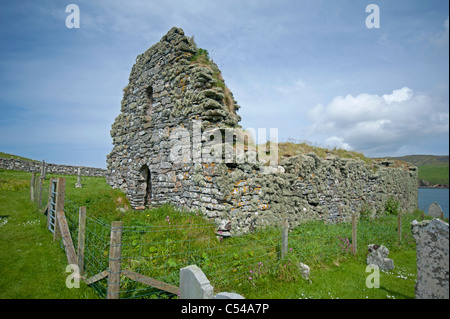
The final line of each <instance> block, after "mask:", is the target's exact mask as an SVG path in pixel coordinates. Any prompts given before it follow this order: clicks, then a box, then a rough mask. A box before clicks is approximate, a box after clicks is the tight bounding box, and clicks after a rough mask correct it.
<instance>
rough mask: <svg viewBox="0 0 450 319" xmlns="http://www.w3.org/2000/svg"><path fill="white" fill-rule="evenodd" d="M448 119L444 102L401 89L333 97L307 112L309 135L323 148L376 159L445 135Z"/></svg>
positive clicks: (427, 95)
mask: <svg viewBox="0 0 450 319" xmlns="http://www.w3.org/2000/svg"><path fill="white" fill-rule="evenodd" d="M448 116H449V112H448V103H447V102H446V100H445V98H444V99H440V98H439V96H438V95H436V96H432V95H431V94H427V93H414V91H413V90H412V89H410V88H408V87H403V88H401V89H398V90H393V91H392V93H390V94H384V95H382V96H378V95H376V94H367V93H363V94H359V95H357V96H353V95H347V96H345V97H343V96H337V97H335V98H333V100H332V101H331V102H330V103H329V104H327V105H325V106H324V105H321V104H318V105H316V106H315V107H314V108H313V109H311V110H310V111H309V112H308V117H309V119H310V121H311V122H312V123H313V124H312V125H311V126H310V128H309V134H311V135H314V136H317V137H319V138H321V139H322V141H324V144H325V145H327V146H333V147H340V148H346V149H352V148H353V149H356V150H358V151H362V152H365V153H367V155H369V156H377V154H380V153H383V154H386V153H389V152H396V151H398V150H399V149H400V148H401V147H404V146H405V145H409V146H414V145H415V144H416V143H417V142H418V140H423V139H426V138H430V137H431V136H433V135H435V134H444V133H446V134H448V128H449V118H448ZM411 148H413V147H410V149H411Z"/></svg>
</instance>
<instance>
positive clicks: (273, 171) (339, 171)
mask: <svg viewBox="0 0 450 319" xmlns="http://www.w3.org/2000/svg"><path fill="white" fill-rule="evenodd" d="M239 108H240V106H239V105H238V104H237V101H235V100H234V97H233V94H232V92H231V91H230V90H229V89H228V88H227V86H226V84H225V81H224V79H223V77H222V74H221V72H220V70H219V68H218V67H217V65H216V64H215V63H214V62H213V61H212V60H211V59H210V58H209V57H208V54H206V51H205V50H202V49H199V48H197V46H196V44H195V42H194V41H193V38H190V37H187V36H186V35H185V34H184V32H183V30H182V29H180V28H176V27H174V28H172V29H171V30H170V31H169V32H168V33H167V34H166V35H165V36H163V37H162V39H161V40H160V41H159V42H158V43H156V44H155V45H153V46H152V47H151V48H149V49H148V50H147V51H146V52H144V53H143V54H140V55H138V56H137V58H136V63H135V64H134V66H133V68H132V70H131V73H130V77H129V83H128V85H127V87H125V88H124V90H123V99H122V102H121V113H120V114H119V115H118V116H117V118H116V119H115V121H114V124H113V125H112V129H111V136H112V139H113V149H112V151H111V153H110V154H109V155H108V156H107V163H108V167H107V174H106V179H107V182H108V183H109V184H110V185H111V186H113V187H114V188H120V189H121V190H122V191H123V192H125V193H126V194H127V196H128V199H129V201H130V204H131V206H132V207H133V208H134V209H138V210H139V209H144V208H145V207H148V206H151V205H158V204H164V203H171V204H173V205H175V206H176V207H180V208H182V209H187V210H190V211H194V210H196V211H201V212H202V213H203V214H204V215H205V216H206V217H207V218H209V219H213V220H215V221H216V222H217V224H220V223H225V224H227V225H229V228H227V229H226V231H229V234H237V233H242V232H247V231H251V230H253V229H255V228H256V227H258V226H260V225H267V224H270V223H271V221H273V220H274V219H277V218H280V217H281V216H284V217H287V218H289V222H290V224H291V225H290V226H291V227H292V226H295V224H298V223H300V222H301V221H303V220H309V219H322V220H325V221H330V222H333V221H338V220H345V219H348V218H351V216H352V214H354V213H358V212H359V211H360V209H361V207H363V206H364V207H366V208H368V209H371V210H372V211H377V210H382V209H383V208H384V205H385V203H386V201H387V200H388V199H389V198H390V197H391V196H393V197H395V199H396V200H398V201H399V202H400V203H401V205H402V209H403V210H412V209H415V208H417V169H416V168H415V167H409V168H407V169H404V168H396V167H392V165H391V164H392V163H391V162H389V161H385V162H380V163H378V164H374V165H372V166H370V165H368V164H366V163H364V162H363V161H362V160H355V159H345V158H339V157H336V156H333V155H330V154H328V155H327V156H326V158H319V157H318V156H317V155H315V154H313V153H311V154H298V155H296V156H291V157H286V158H283V159H281V161H280V162H279V163H278V154H277V149H276V147H273V146H276V144H275V143H270V147H269V148H266V145H264V147H262V146H261V145H259V146H258V145H255V144H254V142H252V136H251V134H249V132H248V131H244V130H242V128H241V126H240V125H239V122H240V119H241V118H240V116H239V115H238V114H237V111H238V110H239ZM218 141H219V142H220V144H219V147H217V142H218ZM213 142H215V144H214V143H213ZM215 145H216V146H215ZM227 150H228V152H227ZM230 150H231V156H230Z"/></svg>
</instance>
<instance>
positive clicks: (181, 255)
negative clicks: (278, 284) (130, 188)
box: [35, 186, 415, 299]
mask: <svg viewBox="0 0 450 319" xmlns="http://www.w3.org/2000/svg"><path fill="white" fill-rule="evenodd" d="M40 189H41V190H40V192H41V193H42V198H48V200H47V203H45V201H42V202H41V203H40V204H39V208H40V209H41V210H42V211H46V212H47V214H49V213H51V212H50V211H49V204H48V203H50V201H51V196H52V192H51V189H50V187H47V191H45V187H42V186H41V187H40ZM56 196H59V198H60V200H62V201H63V203H64V204H63V210H64V213H65V217H66V220H67V224H68V228H69V230H70V236H71V238H72V240H73V246H74V249H75V251H78V252H79V251H80V250H79V248H80V247H79V238H80V229H82V228H84V235H83V237H84V241H83V247H84V250H83V267H82V268H83V269H82V274H83V276H84V278H86V279H89V278H95V277H97V279H96V280H88V282H89V285H90V286H91V287H93V288H94V289H95V291H96V292H97V293H98V295H99V296H100V297H101V298H106V297H107V296H108V295H109V293H108V283H109V282H108V276H107V275H108V272H107V271H110V263H111V256H110V253H111V238H112V236H111V233H112V227H111V224H110V222H106V221H103V220H101V219H99V218H96V217H94V216H92V215H90V214H89V211H87V212H86V219H85V226H84V227H81V225H80V220H81V217H80V216H81V212H82V211H84V209H83V208H82V207H80V206H79V205H78V204H77V203H76V202H73V201H72V200H71V199H70V198H68V197H67V196H65V195H63V194H57V195H56ZM35 200H36V199H35ZM37 202H38V203H39V200H37ZM405 217H406V218H409V217H408V216H407V215H405ZM405 217H403V218H405ZM265 219H266V221H267V218H265ZM393 220H394V222H393ZM400 221H401V219H399V223H396V222H395V219H393V218H392V217H391V216H387V217H381V218H378V219H376V220H373V219H371V220H359V221H358V226H357V235H356V230H355V228H354V225H353V224H352V223H351V222H342V223H337V224H329V225H327V224H325V223H324V222H323V221H320V220H319V221H309V222H303V223H300V224H298V221H296V220H295V219H294V218H293V217H290V216H280V217H278V218H277V217H273V218H271V219H270V220H268V223H267V224H264V225H263V224H260V225H259V226H258V227H255V228H254V229H253V230H252V231H251V232H248V233H246V234H243V235H240V236H231V237H224V236H222V234H221V232H220V231H218V230H217V225H216V224H215V223H214V222H210V221H208V220H205V219H203V218H199V217H196V216H194V215H193V214H190V213H185V217H183V218H179V219H177V220H176V222H170V220H169V216H167V218H166V219H165V220H164V222H163V223H155V224H153V225H148V224H145V223H142V222H136V223H133V224H124V225H122V227H121V241H120V243H119V244H120V248H121V253H120V271H122V272H121V275H120V281H119V286H120V289H119V292H118V294H119V295H120V298H122V299H127V298H173V297H176V293H175V292H174V291H173V290H171V291H167V290H164V289H160V285H156V286H151V285H149V284H148V282H149V281H150V280H136V276H134V277H133V276H127V275H126V271H128V272H132V273H133V274H139V275H140V276H143V277H145V278H147V279H148V278H150V279H151V280H153V281H156V282H159V283H164V284H169V285H172V286H174V287H178V286H179V271H180V269H181V268H183V267H186V266H188V265H192V264H195V265H197V266H198V267H200V268H201V269H202V271H203V272H204V273H205V274H206V276H207V278H208V279H209V280H210V281H211V284H212V285H213V287H215V289H216V290H217V291H237V292H239V287H240V285H241V284H242V283H243V282H248V281H249V280H251V279H252V278H253V277H254V276H257V274H259V273H260V272H261V271H264V272H266V273H274V272H277V271H278V270H279V269H280V267H282V266H283V265H286V264H287V263H298V262H303V263H306V264H309V265H310V264H314V263H326V262H331V261H336V260H340V259H343V258H347V257H348V256H352V254H353V255H354V254H357V255H358V254H359V255H360V256H363V255H364V254H365V248H366V247H367V246H368V245H369V244H373V243H376V244H383V245H387V246H389V247H393V246H395V245H398V244H399V243H402V244H403V245H415V243H414V242H413V240H412V236H410V231H409V223H408V221H406V222H404V223H403V224H402V223H401V222H400ZM265 225H268V226H265ZM269 225H270V226H269ZM294 225H295V227H293V226H294ZM289 226H291V227H292V228H291V229H289ZM286 227H288V228H286ZM288 229H289V230H288ZM399 229H400V231H399ZM402 236H403V237H402ZM77 238H78V240H77ZM356 240H357V241H356ZM356 242H357V243H358V247H359V250H358V251H356V250H355V248H356V247H354V246H355V245H356ZM79 254H80V253H78V257H80V255H79ZM120 271H119V272H120ZM102 274H103V275H102ZM143 277H142V278H143ZM105 278H106V280H103V279H105ZM140 278H141V277H140Z"/></svg>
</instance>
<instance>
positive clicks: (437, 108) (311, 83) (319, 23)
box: [0, 0, 449, 168]
mask: <svg viewBox="0 0 450 319" xmlns="http://www.w3.org/2000/svg"><path fill="white" fill-rule="evenodd" d="M69 4H76V5H77V6H78V8H79V13H80V14H79V18H80V19H79V21H80V24H79V28H68V27H67V25H66V19H67V18H68V16H69V15H71V14H72V12H71V11H70V10H68V12H66V7H67V6H68V5H69ZM370 4H376V5H377V6H378V9H379V10H378V11H377V12H376V11H372V10H368V12H366V8H367V6H368V5H370ZM377 13H379V14H378V15H377ZM378 17H379V19H378ZM74 21H75V20H72V19H71V17H70V19H69V22H70V23H72V22H74ZM376 21H378V22H379V25H378V27H372V28H369V27H368V26H373V25H374V23H375V22H376ZM366 22H367V23H366ZM70 23H69V25H70ZM174 26H176V27H180V28H182V29H183V30H184V32H185V34H186V35H187V36H190V37H191V36H194V40H195V42H196V43H197V46H198V47H201V48H204V49H206V50H208V52H209V55H210V57H211V58H212V59H213V60H214V62H215V63H216V64H217V65H218V66H219V68H220V69H221V71H222V75H223V77H224V79H225V83H226V85H227V86H228V88H229V89H230V90H231V91H232V92H233V95H234V98H235V100H237V102H238V104H239V105H240V106H241V108H240V110H239V115H240V116H241V117H242V121H241V122H240V124H241V126H242V127H243V128H253V129H255V130H256V129H258V128H266V129H267V132H269V129H270V128H277V129H278V139H279V141H280V142H285V141H296V142H307V143H309V144H312V145H314V146H320V147H327V148H335V147H336V148H344V149H348V150H354V151H358V152H361V153H363V154H364V155H366V156H369V157H385V156H403V155H411V154H431V155H447V154H448V153H449V62H448V61H449V2H448V1H447V0H396V1H390V0H369V1H364V0H285V1H283V0H279V1H275V0H258V1H256V0H220V1H216V0H195V1H192V0H180V1H178V0H165V1H153V0H142V1H140V0H128V1H118V0H70V1H62V0H32V1H31V0H21V1H14V0H0V151H1V152H5V153H12V154H16V155H20V156H25V157H29V158H33V159H36V160H45V161H46V162H50V163H58V164H67V165H83V166H92V167H101V168H106V156H107V154H109V153H110V152H111V150H112V139H111V137H110V129H111V125H112V124H113V122H114V119H115V118H116V117H117V116H118V115H119V113H120V104H121V99H122V94H123V93H122V89H123V88H124V87H125V86H127V84H128V78H129V74H130V71H131V68H132V66H133V64H134V63H135V59H136V57H137V56H138V55H139V54H141V53H143V52H144V51H146V50H147V49H148V48H149V47H151V46H152V45H153V44H155V43H156V42H158V41H159V40H160V39H161V38H162V37H163V36H164V35H165V34H166V33H167V32H168V31H169V30H170V29H171V28H172V27H174ZM375 26H376V25H375Z"/></svg>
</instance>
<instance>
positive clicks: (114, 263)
mask: <svg viewBox="0 0 450 319" xmlns="http://www.w3.org/2000/svg"><path fill="white" fill-rule="evenodd" d="M121 254H122V222H120V221H116V222H112V224H111V240H110V244H109V266H108V295H107V298H108V299H119V298H120V266H121V260H120V259H121Z"/></svg>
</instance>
